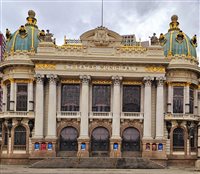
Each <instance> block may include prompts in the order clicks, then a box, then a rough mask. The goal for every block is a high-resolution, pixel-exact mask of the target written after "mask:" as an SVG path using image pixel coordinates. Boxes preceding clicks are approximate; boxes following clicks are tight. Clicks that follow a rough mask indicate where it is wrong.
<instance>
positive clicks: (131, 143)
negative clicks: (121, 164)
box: [122, 127, 140, 156]
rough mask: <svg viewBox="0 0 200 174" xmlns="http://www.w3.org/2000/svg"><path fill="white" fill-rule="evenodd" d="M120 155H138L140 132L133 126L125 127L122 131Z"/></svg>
mask: <svg viewBox="0 0 200 174" xmlns="http://www.w3.org/2000/svg"><path fill="white" fill-rule="evenodd" d="M122 153H123V154H122V155H124V156H140V132H139V131H138V130H137V129H136V128H134V127H128V128H126V129H125V130H124V131H123V133H122Z"/></svg>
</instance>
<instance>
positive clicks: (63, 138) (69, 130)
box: [59, 126, 78, 156]
mask: <svg viewBox="0 0 200 174" xmlns="http://www.w3.org/2000/svg"><path fill="white" fill-rule="evenodd" d="M77 138H78V131H77V129H76V128H74V127H72V126H69V127H65V128H63V129H62V131H61V133H60V141H59V142H60V151H62V152H64V151H68V152H75V154H76V152H77V150H78V141H77ZM59 154H61V153H59ZM63 154H64V153H63ZM68 154H73V153H68ZM61 156H62V155H61ZM63 156H71V155H67V154H65V155H63ZM72 156H73V155H72Z"/></svg>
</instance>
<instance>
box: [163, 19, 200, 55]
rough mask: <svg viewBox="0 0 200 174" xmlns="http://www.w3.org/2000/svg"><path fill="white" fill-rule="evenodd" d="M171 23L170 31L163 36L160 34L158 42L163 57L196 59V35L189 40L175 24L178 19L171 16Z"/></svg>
mask: <svg viewBox="0 0 200 174" xmlns="http://www.w3.org/2000/svg"><path fill="white" fill-rule="evenodd" d="M171 19H172V22H171V23H170V29H169V31H168V33H166V34H165V35H163V34H162V33H161V35H160V38H159V41H160V44H161V45H162V46H163V49H164V55H165V56H166V57H168V56H169V57H170V56H186V57H190V58H191V57H193V58H196V57H197V53H196V47H197V43H196V35H195V36H194V37H193V38H192V39H191V38H189V37H188V36H187V35H186V34H185V33H184V32H182V31H181V30H180V29H179V27H178V25H179V23H178V22H177V20H178V17H177V16H176V15H174V16H172V18H171Z"/></svg>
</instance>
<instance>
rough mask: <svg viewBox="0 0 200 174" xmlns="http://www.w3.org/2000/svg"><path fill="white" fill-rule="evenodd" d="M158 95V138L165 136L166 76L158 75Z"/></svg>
mask: <svg viewBox="0 0 200 174" xmlns="http://www.w3.org/2000/svg"><path fill="white" fill-rule="evenodd" d="M156 80H157V95H156V98H157V99H156V139H163V138H164V89H163V84H164V80H165V77H157V78H156Z"/></svg>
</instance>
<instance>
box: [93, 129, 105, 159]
mask: <svg viewBox="0 0 200 174" xmlns="http://www.w3.org/2000/svg"><path fill="white" fill-rule="evenodd" d="M91 150H92V156H108V155H109V154H108V152H109V132H108V130H107V129H106V128H104V127H97V128H95V129H94V130H93V132H92V137H91Z"/></svg>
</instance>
